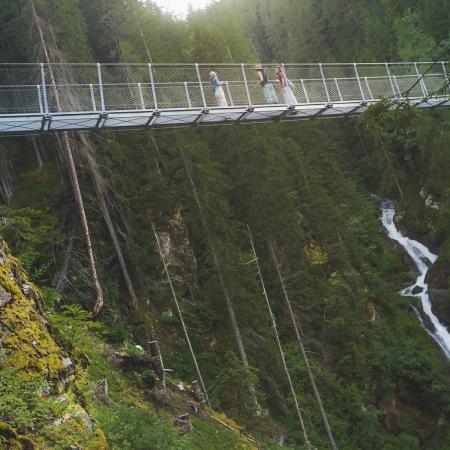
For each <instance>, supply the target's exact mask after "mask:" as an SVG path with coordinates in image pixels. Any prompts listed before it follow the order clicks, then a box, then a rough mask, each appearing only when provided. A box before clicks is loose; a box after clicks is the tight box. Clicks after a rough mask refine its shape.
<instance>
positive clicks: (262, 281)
mask: <svg viewBox="0 0 450 450" xmlns="http://www.w3.org/2000/svg"><path fill="white" fill-rule="evenodd" d="M247 229H248V235H249V238H250V244H251V246H252V253H253V258H254V259H253V261H254V262H255V263H256V267H257V269H258V277H259V281H260V283H261V288H262V292H263V295H264V299H265V300H266V305H267V311H268V312H269V316H270V320H271V322H272V328H273V331H274V333H275V338H276V341H277V346H278V351H279V353H280V357H281V361H282V363H283V369H284V372H285V374H286V378H287V380H288V384H289V389H290V391H291V395H292V398H293V400H294V406H295V411H296V413H297V417H298V421H299V424H300V428H301V430H302V433H303V438H304V440H305V444H306V445H307V446H308V447H309V448H310V447H311V443H310V442H309V439H308V433H307V432H306V428H305V423H304V421H303V416H302V412H301V410H300V405H299V402H298V399H297V394H296V392H295V388H294V385H293V383H292V379H291V375H290V373H289V369H288V367H287V364H286V356H285V354H284V351H283V346H282V345H281V340H280V335H279V334H278V327H277V321H276V318H275V314H274V313H273V311H272V307H271V305H270V301H269V297H268V295H267V291H266V286H265V284H264V279H263V276H262V272H261V268H260V266H259V260H258V256H257V255H256V250H255V245H254V243H253V237H252V233H251V231H250V227H249V226H248V225H247Z"/></svg>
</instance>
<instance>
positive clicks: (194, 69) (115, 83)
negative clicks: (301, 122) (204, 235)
mask: <svg viewBox="0 0 450 450" xmlns="http://www.w3.org/2000/svg"><path fill="white" fill-rule="evenodd" d="M281 67H282V69H283V70H284V73H285V75H286V78H287V79H289V80H290V83H289V84H290V88H291V91H292V92H291V93H292V96H289V97H286V95H285V94H286V93H285V92H283V91H282V90H281V89H280V83H279V81H278V78H277V76H276V74H275V71H274V69H275V65H274V64H266V65H265V66H264V69H265V71H266V73H267V75H268V79H269V83H271V84H272V86H273V91H272V93H273V96H272V101H270V102H268V100H267V95H265V93H264V92H263V88H262V87H261V85H260V84H258V77H257V73H256V70H255V66H254V65H253V64H213V65H210V64H153V65H152V64H51V65H48V64H0V114H1V115H8V114H39V113H42V114H47V113H48V114H51V113H58V112H62V113H77V112H79V113H88V112H109V111H143V110H144V111H147V110H149V111H152V110H178V109H180V110H189V109H204V108H208V109H213V108H222V109H223V108H227V107H228V108H237V107H248V106H249V105H253V106H264V105H267V104H268V103H270V104H278V105H282V106H283V105H284V106H286V105H288V106H289V105H291V104H294V105H309V104H311V105H314V104H335V103H360V102H372V101H377V100H380V99H383V98H402V97H403V96H404V93H405V92H408V97H409V98H411V99H423V98H430V97H436V98H439V97H445V96H447V97H448V91H447V92H445V91H444V90H443V89H442V88H443V86H448V76H449V75H448V68H447V67H448V63H446V62H440V63H436V64H434V65H433V66H432V67H430V63H422V62H418V63H416V62H411V63H363V64H353V63H350V64H281ZM211 71H214V72H215V73H216V75H217V77H218V79H219V80H220V82H221V89H222V90H223V96H224V98H225V102H224V101H223V99H222V102H221V103H219V101H218V97H217V91H215V89H214V87H213V86H212V84H211V77H210V72H211ZM424 74H425V75H424ZM414 84H415V85H414ZM413 85H414V87H412V88H411V86H413ZM273 99H275V100H273ZM219 104H220V106H219Z"/></svg>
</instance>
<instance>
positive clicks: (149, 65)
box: [147, 63, 158, 110]
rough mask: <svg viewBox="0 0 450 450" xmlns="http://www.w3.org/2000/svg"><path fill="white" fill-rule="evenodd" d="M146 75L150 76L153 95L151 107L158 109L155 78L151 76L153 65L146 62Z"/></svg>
mask: <svg viewBox="0 0 450 450" xmlns="http://www.w3.org/2000/svg"><path fill="white" fill-rule="evenodd" d="M147 66H148V76H149V77H150V88H151V90H152V97H153V109H155V110H157V109H158V99H157V97H156V88H155V80H154V78H153V67H152V64H151V63H148V65H147Z"/></svg>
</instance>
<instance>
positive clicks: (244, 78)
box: [241, 63, 252, 107]
mask: <svg viewBox="0 0 450 450" xmlns="http://www.w3.org/2000/svg"><path fill="white" fill-rule="evenodd" d="M241 71H242V79H243V80H244V86H245V94H246V95H247V100H248V106H249V107H251V106H252V99H251V98H250V91H249V89H248V83H247V76H246V75H245V67H244V63H241Z"/></svg>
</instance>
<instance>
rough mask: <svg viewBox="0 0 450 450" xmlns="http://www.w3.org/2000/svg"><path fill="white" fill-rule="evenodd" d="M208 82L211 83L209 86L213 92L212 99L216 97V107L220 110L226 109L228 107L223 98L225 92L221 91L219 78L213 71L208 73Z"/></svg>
mask: <svg viewBox="0 0 450 450" xmlns="http://www.w3.org/2000/svg"><path fill="white" fill-rule="evenodd" d="M209 80H210V81H211V86H212V88H213V91H214V97H216V101H217V105H218V106H220V107H221V108H226V107H227V106H228V102H227V98H226V97H225V92H224V91H223V87H222V82H221V81H220V80H219V77H218V76H217V73H216V72H214V70H211V71H210V72H209Z"/></svg>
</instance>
